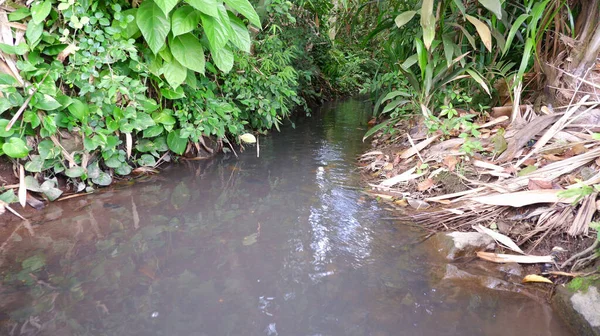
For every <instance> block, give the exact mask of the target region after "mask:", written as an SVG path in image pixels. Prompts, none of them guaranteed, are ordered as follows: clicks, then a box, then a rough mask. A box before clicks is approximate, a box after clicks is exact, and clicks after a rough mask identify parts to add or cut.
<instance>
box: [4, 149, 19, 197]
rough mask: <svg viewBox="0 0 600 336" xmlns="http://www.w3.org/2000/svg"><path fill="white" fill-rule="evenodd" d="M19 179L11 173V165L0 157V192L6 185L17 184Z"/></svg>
mask: <svg viewBox="0 0 600 336" xmlns="http://www.w3.org/2000/svg"><path fill="white" fill-rule="evenodd" d="M18 183H19V179H18V178H17V177H16V176H15V174H14V172H13V164H12V162H10V161H9V160H8V159H6V158H5V157H0V190H2V187H5V186H8V185H14V184H18Z"/></svg>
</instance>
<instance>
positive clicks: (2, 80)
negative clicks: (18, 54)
mask: <svg viewBox="0 0 600 336" xmlns="http://www.w3.org/2000/svg"><path fill="white" fill-rule="evenodd" d="M18 84H19V81H17V79H16V78H15V77H13V76H11V75H8V74H5V73H0V85H8V86H16V85H18Z"/></svg>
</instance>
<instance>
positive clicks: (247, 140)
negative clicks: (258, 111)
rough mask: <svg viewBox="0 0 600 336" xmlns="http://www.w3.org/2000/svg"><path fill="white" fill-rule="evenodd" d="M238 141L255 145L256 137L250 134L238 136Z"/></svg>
mask: <svg viewBox="0 0 600 336" xmlns="http://www.w3.org/2000/svg"><path fill="white" fill-rule="evenodd" d="M240 140H242V141H243V142H245V143H256V137H255V136H254V135H252V134H250V133H246V134H242V135H240Z"/></svg>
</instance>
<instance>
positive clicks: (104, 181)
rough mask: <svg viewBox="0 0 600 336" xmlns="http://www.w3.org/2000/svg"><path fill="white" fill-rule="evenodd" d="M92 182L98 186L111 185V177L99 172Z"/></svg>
mask: <svg viewBox="0 0 600 336" xmlns="http://www.w3.org/2000/svg"><path fill="white" fill-rule="evenodd" d="M92 182H94V183H95V184H97V185H99V186H108V185H110V184H111V183H112V177H111V176H110V175H109V174H107V173H105V172H100V174H99V175H98V177H96V178H93V179H92Z"/></svg>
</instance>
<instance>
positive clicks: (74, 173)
mask: <svg viewBox="0 0 600 336" xmlns="http://www.w3.org/2000/svg"><path fill="white" fill-rule="evenodd" d="M83 174H85V169H84V168H83V167H72V168H69V169H67V170H65V175H67V176H68V177H70V178H77V177H81V175H83Z"/></svg>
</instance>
